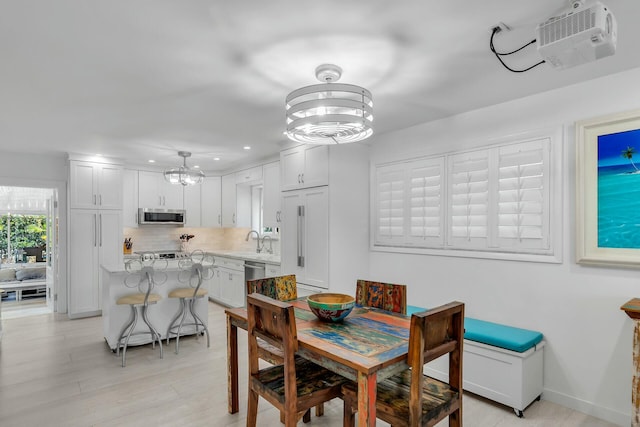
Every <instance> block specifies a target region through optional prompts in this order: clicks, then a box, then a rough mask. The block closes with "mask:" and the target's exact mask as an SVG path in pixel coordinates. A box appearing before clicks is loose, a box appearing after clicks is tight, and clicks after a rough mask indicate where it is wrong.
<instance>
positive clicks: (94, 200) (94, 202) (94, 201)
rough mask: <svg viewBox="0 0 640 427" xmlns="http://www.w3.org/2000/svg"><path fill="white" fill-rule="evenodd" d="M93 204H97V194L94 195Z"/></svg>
mask: <svg viewBox="0 0 640 427" xmlns="http://www.w3.org/2000/svg"><path fill="white" fill-rule="evenodd" d="M93 204H94V205H95V204H96V195H95V194H94V195H93Z"/></svg>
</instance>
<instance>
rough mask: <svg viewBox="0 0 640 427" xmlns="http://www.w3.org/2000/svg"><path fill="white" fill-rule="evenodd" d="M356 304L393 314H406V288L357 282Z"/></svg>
mask: <svg viewBox="0 0 640 427" xmlns="http://www.w3.org/2000/svg"><path fill="white" fill-rule="evenodd" d="M356 304H358V305H361V306H363V307H375V308H379V309H381V310H386V311H391V312H394V313H401V314H407V286H406V285H396V284H393V283H382V282H373V281H370V280H358V282H357V284H356Z"/></svg>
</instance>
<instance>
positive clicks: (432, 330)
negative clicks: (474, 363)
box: [408, 301, 464, 425]
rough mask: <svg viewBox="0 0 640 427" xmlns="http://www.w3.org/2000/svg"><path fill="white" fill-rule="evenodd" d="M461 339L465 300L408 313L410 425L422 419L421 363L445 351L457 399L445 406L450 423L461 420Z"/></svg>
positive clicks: (435, 357) (450, 383) (455, 423)
mask: <svg viewBox="0 0 640 427" xmlns="http://www.w3.org/2000/svg"><path fill="white" fill-rule="evenodd" d="M463 342H464V303H461V302H457V301H454V302H451V303H449V304H445V305H442V306H440V307H437V308H434V309H432V310H429V311H424V312H421V313H415V314H413V315H412V316H411V329H410V332H409V353H408V364H409V366H410V367H411V387H410V399H409V402H410V408H409V413H410V417H409V420H410V422H409V425H419V423H418V421H417V420H421V419H422V399H423V392H422V388H423V365H424V364H426V363H428V362H430V361H432V360H435V359H437V358H438V357H440V356H443V355H446V354H449V386H450V387H451V389H453V390H455V391H457V392H458V393H459V398H458V399H457V401H456V402H454V403H453V404H452V405H450V406H449V407H448V414H449V415H450V418H449V419H450V421H449V424H450V425H461V424H462V419H461V412H462V411H461V410H460V408H461V401H462V345H463ZM451 414H453V415H451ZM441 415H442V416H444V415H447V414H441ZM452 418H453V420H452ZM412 420H416V421H412ZM414 422H415V424H414Z"/></svg>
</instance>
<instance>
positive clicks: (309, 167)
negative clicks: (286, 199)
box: [280, 145, 329, 191]
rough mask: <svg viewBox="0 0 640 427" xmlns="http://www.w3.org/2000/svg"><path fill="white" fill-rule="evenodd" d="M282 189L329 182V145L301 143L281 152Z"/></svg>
mask: <svg viewBox="0 0 640 427" xmlns="http://www.w3.org/2000/svg"><path fill="white" fill-rule="evenodd" d="M280 168H281V187H282V191H289V190H297V189H300V188H310V187H317V186H322V185H327V184H329V147H328V146H326V145H300V146H298V147H293V148H290V149H287V150H283V151H281V152H280Z"/></svg>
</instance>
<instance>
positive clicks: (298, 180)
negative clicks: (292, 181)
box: [298, 174, 301, 184]
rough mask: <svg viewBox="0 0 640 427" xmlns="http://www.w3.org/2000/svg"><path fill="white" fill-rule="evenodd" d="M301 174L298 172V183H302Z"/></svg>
mask: <svg viewBox="0 0 640 427" xmlns="http://www.w3.org/2000/svg"><path fill="white" fill-rule="evenodd" d="M300 183H301V182H300V174H298V184H300Z"/></svg>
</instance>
